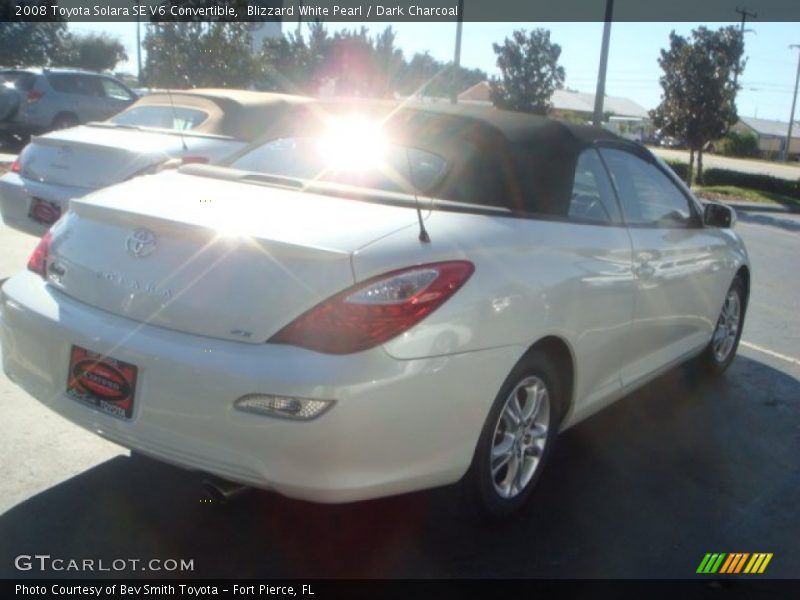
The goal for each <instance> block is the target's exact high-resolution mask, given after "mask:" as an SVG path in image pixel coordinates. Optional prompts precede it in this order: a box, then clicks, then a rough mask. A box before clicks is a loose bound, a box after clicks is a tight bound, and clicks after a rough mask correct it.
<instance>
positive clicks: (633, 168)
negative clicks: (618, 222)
mask: <svg viewBox="0 0 800 600" xmlns="http://www.w3.org/2000/svg"><path fill="white" fill-rule="evenodd" d="M600 152H601V154H602V155H603V159H604V160H605V162H606V165H607V166H608V170H609V172H610V173H611V179H612V181H613V182H614V187H615V188H616V190H617V194H618V197H619V200H620V204H621V205H622V211H623V213H624V215H625V221H626V223H628V224H631V225H650V226H656V227H688V226H689V225H690V223H691V217H692V212H691V209H690V208H689V200H688V199H687V198H686V196H684V195H683V193H682V192H681V191H680V190H679V189H678V187H677V186H676V185H675V184H674V183H673V182H672V181H671V180H670V179H669V178H668V177H667V176H666V175H665V174H664V173H663V172H662V171H661V169H659V168H658V167H657V166H656V165H654V164H652V163H650V162H647V161H644V160H642V159H641V158H639V157H638V156H635V155H634V154H631V153H630V152H625V151H623V150H617V149H613V148H601V149H600Z"/></svg>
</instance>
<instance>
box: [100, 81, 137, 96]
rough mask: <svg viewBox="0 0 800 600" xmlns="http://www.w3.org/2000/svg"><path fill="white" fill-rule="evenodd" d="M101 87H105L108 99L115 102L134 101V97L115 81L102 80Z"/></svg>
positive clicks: (104, 90)
mask: <svg viewBox="0 0 800 600" xmlns="http://www.w3.org/2000/svg"><path fill="white" fill-rule="evenodd" d="M100 82H101V85H102V86H103V92H105V95H106V97H107V98H112V99H114V100H125V101H127V100H133V97H132V96H131V95H130V93H129V92H128V90H126V89H125V88H124V87H122V86H121V85H120V84H119V83H117V82H116V81H114V80H113V79H107V78H105V77H103V78H102V79H101V80H100Z"/></svg>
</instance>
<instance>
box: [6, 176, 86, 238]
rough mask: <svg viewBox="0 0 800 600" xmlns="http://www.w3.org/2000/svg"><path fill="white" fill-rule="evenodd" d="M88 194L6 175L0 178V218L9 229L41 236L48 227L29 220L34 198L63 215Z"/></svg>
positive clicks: (71, 188) (73, 188)
mask: <svg viewBox="0 0 800 600" xmlns="http://www.w3.org/2000/svg"><path fill="white" fill-rule="evenodd" d="M91 191H92V190H90V189H86V188H79V187H68V186H60V185H52V184H49V183H40V182H37V181H32V180H30V179H25V178H24V177H20V176H19V175H18V174H16V173H6V174H5V175H3V176H2V177H0V215H2V217H3V222H4V223H5V224H6V225H8V226H9V227H13V228H14V229H18V230H19V231H23V232H25V233H29V234H31V235H36V236H42V235H44V233H45V232H46V231H47V229H48V228H49V227H48V226H47V225H43V224H42V223H39V222H38V221H35V220H34V219H32V218H30V217H29V216H28V214H29V213H30V208H31V202H32V201H33V198H41V199H42V200H46V201H47V202H52V203H53V204H55V205H57V206H58V207H59V209H60V210H61V214H64V212H66V210H67V209H68V208H69V201H70V200H71V199H72V198H80V197H82V196H85V195H86V194H88V193H89V192H91Z"/></svg>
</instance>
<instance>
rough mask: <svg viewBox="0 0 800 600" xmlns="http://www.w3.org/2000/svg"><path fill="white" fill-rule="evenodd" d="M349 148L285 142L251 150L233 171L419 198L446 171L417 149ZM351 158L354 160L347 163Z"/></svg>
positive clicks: (315, 141)
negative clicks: (411, 195)
mask: <svg viewBox="0 0 800 600" xmlns="http://www.w3.org/2000/svg"><path fill="white" fill-rule="evenodd" d="M347 146H348V145H347V144H346V143H345V142H343V143H342V146H341V147H336V146H334V147H330V146H329V147H325V140H324V139H323V138H321V137H315V136H298V137H282V138H277V139H274V140H271V141H269V142H266V143H265V144H263V145H261V146H259V147H257V148H255V149H253V150H250V151H249V152H247V153H245V154H243V155H242V156H240V157H239V158H237V159H236V160H234V161H233V162H232V163H231V165H230V166H231V167H233V168H235V169H243V170H246V171H253V172H256V173H264V174H268V175H280V176H283V177H291V178H295V179H304V180H317V181H326V182H335V183H342V184H347V185H355V186H358V187H364V188H371V189H377V190H384V191H390V192H404V193H408V192H412V191H413V190H414V188H416V190H417V191H420V192H427V191H430V190H432V189H433V188H434V187H435V186H436V184H437V183H439V182H440V181H441V179H442V177H443V175H444V173H445V171H446V167H447V163H446V162H445V160H444V159H443V158H442V157H440V156H438V155H436V154H433V153H431V152H427V151H425V150H420V149H418V148H411V147H408V146H401V145H397V144H386V145H384V146H383V147H382V148H381V150H380V152H377V151H376V150H375V149H373V148H364V149H358V148H356V149H353V148H352V147H347ZM378 154H380V156H378ZM348 155H349V157H350V158H351V159H352V160H348ZM412 181H413V183H414V185H413V187H412V186H411V182H412Z"/></svg>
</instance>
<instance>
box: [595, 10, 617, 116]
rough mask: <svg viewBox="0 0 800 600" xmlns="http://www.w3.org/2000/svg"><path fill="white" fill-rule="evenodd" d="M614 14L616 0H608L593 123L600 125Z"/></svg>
mask: <svg viewBox="0 0 800 600" xmlns="http://www.w3.org/2000/svg"><path fill="white" fill-rule="evenodd" d="M613 15H614V0H606V18H605V25H603V45H602V47H601V48H600V71H599V72H598V74H597V90H596V92H595V94H594V115H593V117H592V125H594V126H595V127H600V124H601V123H602V122H603V100H604V99H605V96H606V67H607V66H608V44H609V42H610V40H611V18H612V17H613Z"/></svg>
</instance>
